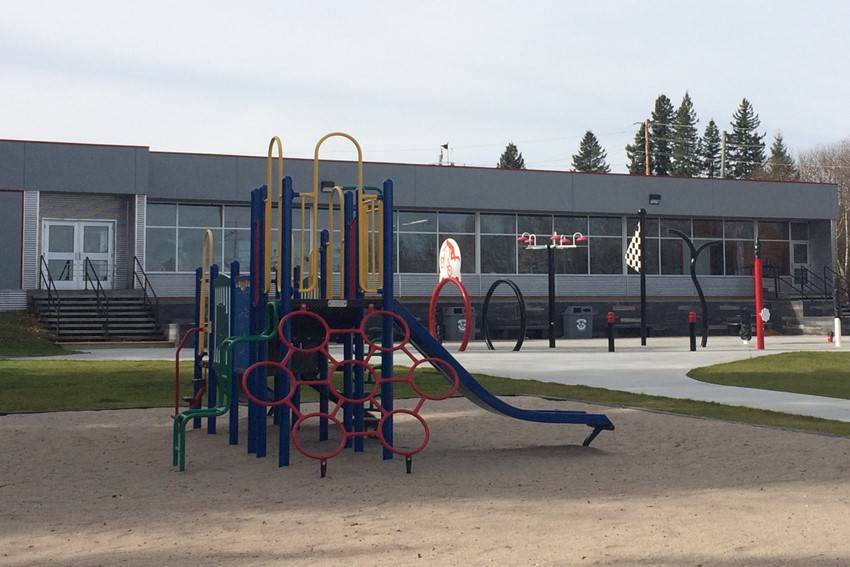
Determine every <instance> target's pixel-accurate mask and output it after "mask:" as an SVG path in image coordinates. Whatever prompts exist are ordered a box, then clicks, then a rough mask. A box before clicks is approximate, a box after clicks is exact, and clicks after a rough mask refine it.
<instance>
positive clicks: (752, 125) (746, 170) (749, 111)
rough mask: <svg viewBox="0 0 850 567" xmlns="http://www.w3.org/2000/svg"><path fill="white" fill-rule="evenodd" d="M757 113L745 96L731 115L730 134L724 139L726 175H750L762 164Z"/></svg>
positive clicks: (761, 141) (762, 143) (737, 177)
mask: <svg viewBox="0 0 850 567" xmlns="http://www.w3.org/2000/svg"><path fill="white" fill-rule="evenodd" d="M759 126H761V120H759V116H758V114H756V113H755V111H754V110H753V106H752V104H750V101H748V100H747V99H746V98H745V99H744V100H742V101H741V106H739V107H738V110H736V111H735V114H733V115H732V134H731V136H729V137H727V140H726V148H727V149H726V176H727V177H733V178H735V179H745V178H747V177H750V176H751V175H752V173H753V172H754V171H756V170H757V169H759V168H761V167H762V166H763V165H764V142H763V140H764V134H759V133H758V132H757V131H756V130H757V129H758V127H759Z"/></svg>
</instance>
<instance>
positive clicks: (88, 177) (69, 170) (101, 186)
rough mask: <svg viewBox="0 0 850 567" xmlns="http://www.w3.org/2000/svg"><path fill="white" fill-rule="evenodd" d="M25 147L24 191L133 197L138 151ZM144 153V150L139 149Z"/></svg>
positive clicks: (44, 144) (53, 145)
mask: <svg viewBox="0 0 850 567" xmlns="http://www.w3.org/2000/svg"><path fill="white" fill-rule="evenodd" d="M23 143H24V144H26V160H25V163H24V176H25V178H24V180H25V184H24V188H26V189H38V190H39V191H64V192H86V193H110V194H114V193H119V194H133V193H141V192H144V191H138V190H137V182H138V181H141V182H146V179H145V175H142V176H141V179H140V176H139V175H138V171H137V168H138V166H139V157H138V151H139V148H135V147H128V146H93V145H85V144H56V143H47V142H23ZM142 151H144V152H146V150H142Z"/></svg>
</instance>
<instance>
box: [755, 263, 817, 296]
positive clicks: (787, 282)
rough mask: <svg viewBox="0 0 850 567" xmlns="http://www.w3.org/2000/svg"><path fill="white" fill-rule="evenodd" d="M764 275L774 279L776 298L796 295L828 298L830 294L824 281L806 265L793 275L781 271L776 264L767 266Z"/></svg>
mask: <svg viewBox="0 0 850 567" xmlns="http://www.w3.org/2000/svg"><path fill="white" fill-rule="evenodd" d="M764 276H765V277H766V278H771V279H773V295H774V299H779V298H780V297H782V296H785V297H788V296H796V297H798V298H799V299H801V300H809V301H811V300H816V299H828V298H829V297H830V294H829V293H828V290H827V288H826V287H825V283H824V281H823V280H822V279H821V278H820V277H818V276H817V275H816V274H814V273H813V272H812V271H811V270H809V269H808V268H805V267H801V268H798V272H797V273H796V274H794V275H793V276H786V275H784V274H780V273H779V268H778V267H776V266H765V267H764Z"/></svg>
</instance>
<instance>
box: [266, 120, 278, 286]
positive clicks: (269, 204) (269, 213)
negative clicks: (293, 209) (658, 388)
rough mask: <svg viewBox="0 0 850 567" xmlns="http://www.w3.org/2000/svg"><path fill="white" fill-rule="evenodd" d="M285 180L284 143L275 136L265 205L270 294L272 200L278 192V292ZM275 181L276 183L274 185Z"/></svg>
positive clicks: (268, 167) (267, 162)
mask: <svg viewBox="0 0 850 567" xmlns="http://www.w3.org/2000/svg"><path fill="white" fill-rule="evenodd" d="M275 146H277V177H276V178H275V179H273V178H272V162H273V159H272V153H273V150H274V147H275ZM282 179H283V143H282V142H281V141H280V138H278V137H277V136H273V137H272V139H271V140H269V151H268V157H267V158H266V187H267V190H268V192H267V194H266V203H265V219H266V220H265V224H266V229H265V243H266V254H265V273H264V274H263V276H262V277H263V282H264V284H263V291H264V292H265V293H269V291H270V290H271V287H272V246H271V244H272V199H273V198H274V194H273V193H272V191H277V255H278V261H277V283H276V284H275V288H276V290H280V279H281V276H280V269H281V261H280V259H281V257H282V255H281V254H282V253H281V243H282V241H283V235H282V234H281V233H282V231H281V229H280V227H281V218H282V216H283V207H282V206H281V205H282V203H281V201H282V200H283V189H282V187H281V180H282ZM272 181H274V183H272Z"/></svg>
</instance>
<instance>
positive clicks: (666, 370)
mask: <svg viewBox="0 0 850 567" xmlns="http://www.w3.org/2000/svg"><path fill="white" fill-rule="evenodd" d="M513 345H514V342H512V341H511V342H497V343H495V346H496V349H497V350H495V351H490V350H487V348H486V345H485V344H484V343H483V341H477V342H474V343H472V344H470V346H469V348H468V349H467V351H466V352H457V344H456V343H447V344H446V347H447V348H448V350H449V351H450V352H452V353H454V354H455V356H456V358H457V359H458V361H460V362H461V364H463V365H464V366H465V367H466V368H467V369H468V370H469V371H470V372H473V373H475V372H480V373H485V374H491V375H494V376H507V377H510V378H518V379H530V378H534V379H538V380H543V381H546V382H557V383H561V384H581V385H587V386H597V387H600V388H609V389H614V390H624V391H627V392H635V393H640V394H653V395H658V396H668V397H673V398H685V399H693V400H701V401H712V402H718V403H722V404H728V405H739V406H746V407H752V408H760V409H768V410H775V411H782V412H787V413H793V414H798V415H809V416H814V417H823V418H827V419H838V420H842V421H850V400H841V399H836V398H824V397H820V396H807V395H803V394H791V393H785V392H772V391H769V390H757V389H752V388H739V387H734V386H718V385H714V384H706V383H703V382H698V381H696V380H691V379H690V378H688V377H687V372H688V371H689V370H691V369H692V368H698V367H700V366H709V365H712V364H718V363H721V362H731V361H733V360H742V359H746V358H752V357H756V356H764V355H767V354H776V353H780V352H792V351H802V350H806V351H809V350H819V351H839V352H848V351H850V339H848V340H845V341H844V344H842V346H841V347H840V348H837V347H836V346H835V344H832V343H828V342H827V341H826V338H825V337H814V336H787V337H767V338H766V339H765V350H761V351H760V350H757V349H756V347H755V340H753V341H751V342H750V344H749V345H746V344H744V343H742V342H741V340H740V339H738V338H737V337H710V338H709V340H708V346H707V348H704V349H703V348H699V347H698V349H697V351H695V352H691V351H690V349H689V343H688V338H687V337H663V338H653V337H650V338H649V339H647V345H646V346H641V345H640V339H638V338H627V339H618V340H617V344H616V352H613V353H611V352H608V341H607V340H606V339H578V340H566V339H560V340H558V341H557V346H556V348H554V349H550V348H548V341H539V340H535V341H526V342H525V343H524V345H523V347H522V350H521V351H520V352H514V351H513V350H511V349H512V348H513ZM78 348H79V347H78ZM174 352H175V351H174V349H173V348H82V352H81V353H79V354H72V355H62V356H55V357H50V358H52V359H60V360H143V359H149V360H174ZM191 358H192V351H191V349H185V350H184V351H183V352H182V353H181V359H183V360H191Z"/></svg>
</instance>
